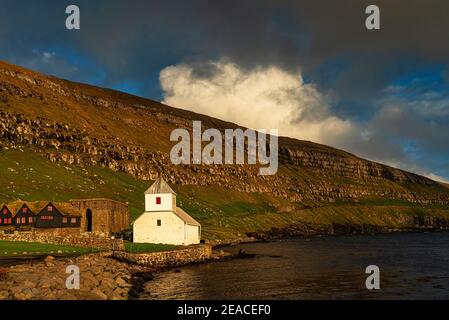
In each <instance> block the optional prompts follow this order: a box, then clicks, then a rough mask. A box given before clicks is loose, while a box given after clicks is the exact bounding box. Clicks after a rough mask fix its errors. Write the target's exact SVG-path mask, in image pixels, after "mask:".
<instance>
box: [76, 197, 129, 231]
mask: <svg viewBox="0 0 449 320" xmlns="http://www.w3.org/2000/svg"><path fill="white" fill-rule="evenodd" d="M69 203H70V204H71V205H72V206H73V207H74V208H76V209H77V210H78V211H80V212H81V215H82V219H81V230H82V231H87V232H92V231H93V232H106V233H107V232H120V231H123V230H126V229H128V228H129V209H128V204H127V203H123V202H119V201H115V200H111V199H81V200H70V201H69Z"/></svg>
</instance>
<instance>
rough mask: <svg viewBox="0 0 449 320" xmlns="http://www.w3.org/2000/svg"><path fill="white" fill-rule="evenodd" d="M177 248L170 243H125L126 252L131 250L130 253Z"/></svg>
mask: <svg viewBox="0 0 449 320" xmlns="http://www.w3.org/2000/svg"><path fill="white" fill-rule="evenodd" d="M178 248H179V246H174V245H170V244H155V243H133V242H126V243H125V250H126V252H131V253H146V252H158V251H169V250H176V249H178Z"/></svg>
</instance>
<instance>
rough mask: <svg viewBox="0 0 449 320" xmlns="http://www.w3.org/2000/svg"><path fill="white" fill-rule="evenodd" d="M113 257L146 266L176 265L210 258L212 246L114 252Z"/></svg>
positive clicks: (202, 245)
mask: <svg viewBox="0 0 449 320" xmlns="http://www.w3.org/2000/svg"><path fill="white" fill-rule="evenodd" d="M113 256H114V258H116V259H119V260H122V261H125V262H129V263H134V264H137V265H141V266H146V267H153V268H159V267H177V266H181V265H185V264H189V263H197V262H202V261H206V260H209V259H211V258H212V246H211V245H210V244H201V245H195V246H189V247H186V248H183V249H178V250H173V251H161V252H151V253H128V252H124V251H116V252H114V255H113Z"/></svg>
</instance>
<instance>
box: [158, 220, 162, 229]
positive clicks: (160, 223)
mask: <svg viewBox="0 0 449 320" xmlns="http://www.w3.org/2000/svg"><path fill="white" fill-rule="evenodd" d="M161 225H162V221H161V219H158V220H157V226H158V227H160V226H161Z"/></svg>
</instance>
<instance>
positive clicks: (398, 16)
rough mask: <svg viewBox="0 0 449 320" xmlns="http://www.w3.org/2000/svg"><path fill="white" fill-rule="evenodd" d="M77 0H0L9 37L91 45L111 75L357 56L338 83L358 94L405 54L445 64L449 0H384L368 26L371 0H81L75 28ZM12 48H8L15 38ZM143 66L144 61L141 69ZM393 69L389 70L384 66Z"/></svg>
mask: <svg viewBox="0 0 449 320" xmlns="http://www.w3.org/2000/svg"><path fill="white" fill-rule="evenodd" d="M70 3H72V1H54V0H53V1H52V0H50V1H48V0H46V1H34V0H33V1H20V2H18V1H5V0H3V1H1V9H2V10H1V11H0V12H1V13H0V17H1V18H2V19H1V21H2V22H0V26H1V29H2V31H0V36H1V37H2V43H4V41H9V42H11V41H12V45H13V46H16V47H18V48H20V49H21V50H25V47H26V45H27V43H29V42H28V41H30V42H31V43H32V42H34V41H36V40H39V41H43V42H46V43H49V44H50V43H51V44H53V45H55V44H57V45H59V46H67V47H72V48H74V49H75V48H76V49H78V50H83V51H84V52H87V53H89V54H91V55H92V56H93V57H94V59H95V60H96V61H97V62H98V63H101V64H103V65H105V67H107V71H108V77H109V79H110V80H111V81H114V80H116V79H122V78H123V74H124V73H126V77H129V76H136V77H139V78H141V77H142V76H143V75H144V74H145V73H148V72H149V71H150V69H151V68H152V67H154V68H159V67H161V66H164V65H167V64H169V63H178V62H179V60H180V59H182V60H187V61H189V60H192V61H195V60H199V61H203V60H205V59H217V58H220V57H223V56H226V57H229V58H230V59H232V60H233V61H235V62H237V63H238V64H239V65H241V66H244V67H247V68H252V67H255V66H260V65H266V64H275V65H278V66H281V67H283V68H284V69H287V70H292V71H294V70H296V69H297V68H299V67H301V68H302V69H303V71H305V72H306V73H308V74H310V75H311V76H312V77H316V78H317V79H316V80H317V81H319V82H323V83H325V79H320V74H319V73H316V71H317V70H318V68H319V66H320V65H322V64H323V63H324V62H327V61H332V60H333V59H339V58H341V57H345V58H349V59H350V61H351V62H350V63H349V64H348V66H347V68H346V69H345V71H344V72H343V73H342V74H341V77H340V78H339V79H336V81H335V83H331V84H328V85H329V86H334V87H336V88H337V89H338V90H339V91H342V94H343V95H345V92H350V93H351V94H354V95H356V96H360V98H366V97H367V96H368V95H369V94H372V93H373V92H375V91H377V90H379V89H380V88H382V87H383V86H385V83H387V82H388V81H389V80H391V78H392V77H394V76H395V75H396V74H398V73H399V72H401V71H403V70H404V69H407V68H408V66H407V64H405V63H404V61H405V60H404V59H410V61H413V60H414V61H417V60H418V61H419V63H438V62H445V63H447V57H448V56H449V41H447V36H448V30H449V2H447V1H444V0H442V1H436V0H434V1H425V2H424V1H419V0H410V1H391V0H390V1H376V2H375V3H376V4H377V5H379V7H380V9H381V30H380V31H367V30H366V29H365V27H364V20H365V17H366V15H365V13H364V10H365V7H366V6H367V5H368V4H372V2H371V1H369V2H367V1H357V0H352V1H351V0H343V1H323V0H318V1H316V0H314V1H260V0H259V1H239V2H229V1H167V0H166V1H139V0H134V1H124V0H111V1H102V0H97V1H91V0H89V1H85V0H84V1H76V4H78V5H79V6H80V8H81V13H82V28H81V31H79V32H67V31H66V30H65V29H64V28H63V26H64V20H65V14H64V8H65V6H66V5H68V4H70ZM7 47H8V46H7ZM142 66H145V67H143V68H142ZM384 68H388V70H384Z"/></svg>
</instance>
